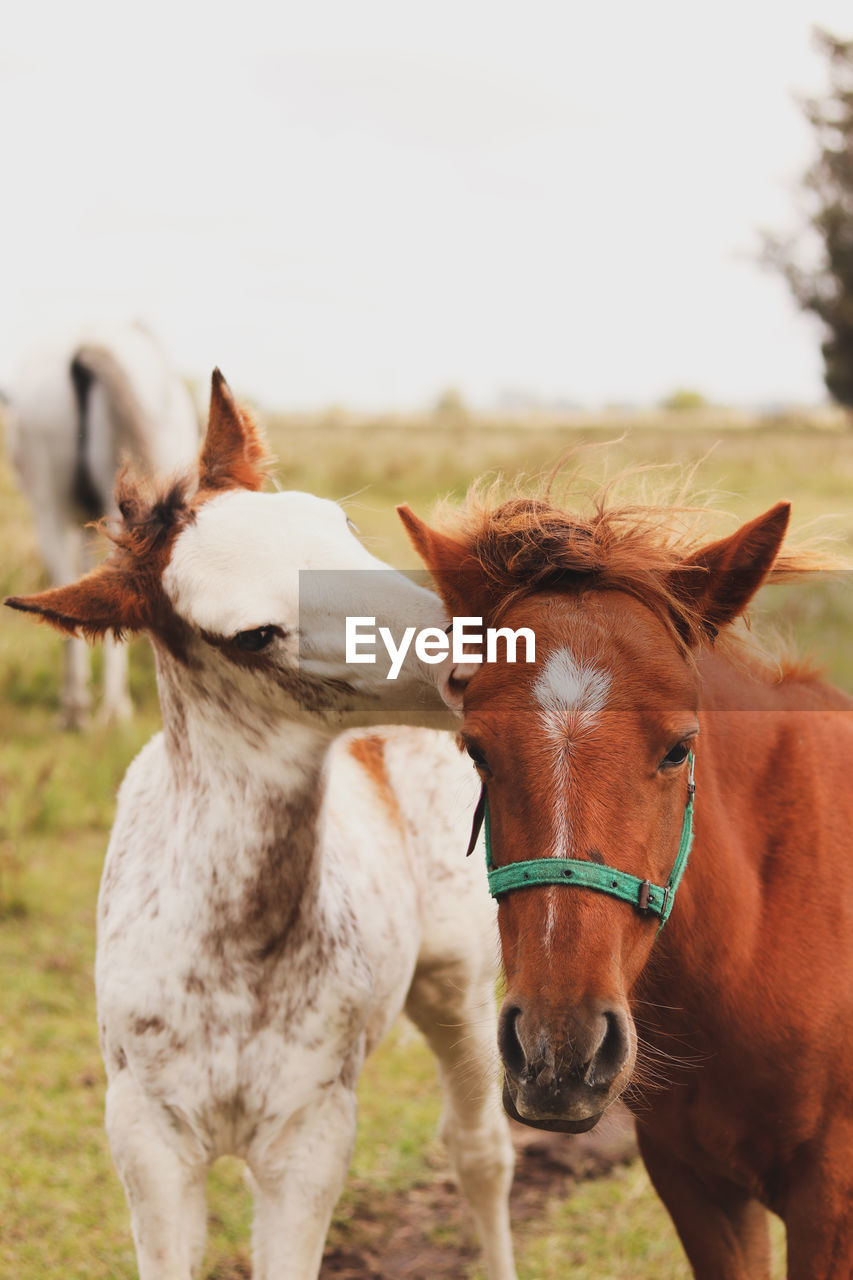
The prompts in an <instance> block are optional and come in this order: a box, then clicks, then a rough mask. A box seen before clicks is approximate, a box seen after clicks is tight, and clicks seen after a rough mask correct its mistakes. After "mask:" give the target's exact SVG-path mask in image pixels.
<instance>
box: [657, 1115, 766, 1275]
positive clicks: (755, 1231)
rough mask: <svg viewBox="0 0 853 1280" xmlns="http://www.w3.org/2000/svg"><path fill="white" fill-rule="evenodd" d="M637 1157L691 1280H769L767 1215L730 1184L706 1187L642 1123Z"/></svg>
mask: <svg viewBox="0 0 853 1280" xmlns="http://www.w3.org/2000/svg"><path fill="white" fill-rule="evenodd" d="M637 1141H638V1143H639V1147H640V1154H641V1155H642V1157H643V1162H644V1164H645V1166H646V1169H647V1170H648V1173H649V1177H650V1178H651V1180H652V1183H653V1185H654V1188H655V1190H656V1191H657V1193H658V1195H659V1196H660V1198H661V1200H662V1201H663V1202H664V1204H665V1205H666V1208H667V1210H668V1211H669V1215H670V1217H671V1218H672V1221H673V1222H674V1224H675V1229H676V1231H677V1232H678V1235H679V1237H680V1239H681V1243H682V1245H683V1246H684V1252H685V1253H686V1254H687V1257H688V1260H689V1262H690V1265H691V1267H692V1268H693V1274H694V1276H695V1277H696V1280H770V1268H771V1254H770V1234H769V1231H768V1226H767V1211H766V1210H765V1209H764V1208H763V1206H762V1205H760V1204H759V1203H758V1202H757V1201H756V1200H753V1199H751V1198H750V1197H749V1196H748V1195H746V1194H745V1193H744V1192H743V1191H741V1190H740V1188H738V1187H735V1186H733V1185H732V1184H731V1183H725V1184H722V1183H720V1184H718V1185H715V1186H714V1187H713V1188H711V1187H709V1186H707V1185H706V1184H705V1182H704V1181H703V1180H701V1179H700V1178H699V1177H698V1176H697V1175H696V1174H695V1173H694V1171H693V1169H691V1167H690V1166H689V1165H686V1164H683V1163H682V1162H681V1161H680V1160H677V1159H676V1158H675V1157H674V1156H672V1155H671V1153H670V1152H668V1151H667V1150H665V1149H664V1148H662V1147H660V1146H658V1144H657V1143H655V1141H654V1139H653V1138H652V1137H651V1136H650V1135H649V1133H648V1131H647V1130H646V1128H645V1127H644V1125H643V1124H642V1123H641V1122H638V1124H637Z"/></svg>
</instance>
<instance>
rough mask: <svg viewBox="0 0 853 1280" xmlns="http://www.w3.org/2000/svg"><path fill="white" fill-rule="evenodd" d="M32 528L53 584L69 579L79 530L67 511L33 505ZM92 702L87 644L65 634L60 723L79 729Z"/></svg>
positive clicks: (78, 555) (79, 545)
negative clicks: (33, 526) (33, 525)
mask: <svg viewBox="0 0 853 1280" xmlns="http://www.w3.org/2000/svg"><path fill="white" fill-rule="evenodd" d="M34 514H35V520H36V531H37V534H38V540H39V546H40V547H41V553H42V557H43V559H44V562H45V564H46V565H47V569H48V572H49V574H50V577H51V579H52V581H53V582H54V584H55V585H56V586H58V587H61V586H64V585H65V584H66V583H68V582H73V581H74V579H75V578H76V577H77V576H78V574H79V573H80V569H81V566H82V563H83V545H84V544H83V531H82V530H81V529H79V528H77V527H76V525H74V524H72V523H71V519H72V517H71V515H70V513H68V512H64V511H62V510H61V509H60V508H59V507H58V506H57V505H56V504H55V503H52V502H46V503H43V504H39V506H37V507H35V509H34ZM91 705H92V699H91V695H90V693H89V646H88V645H87V644H86V641H85V640H80V639H78V638H77V637H76V636H69V637H68V639H66V640H65V642H64V647H63V655H62V689H61V692H60V706H61V708H62V711H61V724H62V727H63V728H64V729H79V728H82V726H83V725H84V724H85V723H86V720H87V719H88V714H89V709H90V707H91Z"/></svg>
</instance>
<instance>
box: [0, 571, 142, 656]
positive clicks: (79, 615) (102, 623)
mask: <svg viewBox="0 0 853 1280" xmlns="http://www.w3.org/2000/svg"><path fill="white" fill-rule="evenodd" d="M3 603H4V604H7V605H8V606H9V608H10V609H20V610H21V612H22V613H32V614H35V615H36V620H37V621H38V622H49V623H50V625H51V626H53V627H56V629H57V630H58V631H63V632H65V634H66V635H72V636H76V635H83V636H85V637H86V639H87V640H97V639H100V638H101V637H102V636H103V635H104V634H105V633H106V632H107V631H112V632H113V633H114V635H115V636H116V639H121V637H122V636H123V635H124V634H125V633H126V632H128V631H140V630H141V629H142V627H143V626H144V625H145V620H144V612H143V608H142V602H141V600H140V599H139V597H138V596H137V594H136V592H135V591H134V590H133V588H132V585H131V581H130V578H129V577H128V576H127V575H126V574H124V573H123V572H122V571H121V570H120V569H117V568H116V567H114V566H113V565H110V564H103V565H100V566H99V567H98V568H97V569H93V570H92V572H91V573H87V574H86V575H85V577H83V578H81V579H80V580H79V582H71V583H69V584H68V586H66V587H53V588H52V589H51V590H50V591H42V592H40V593H39V594H38V595H35V596H8V597H7V599H6V600H4V601H3Z"/></svg>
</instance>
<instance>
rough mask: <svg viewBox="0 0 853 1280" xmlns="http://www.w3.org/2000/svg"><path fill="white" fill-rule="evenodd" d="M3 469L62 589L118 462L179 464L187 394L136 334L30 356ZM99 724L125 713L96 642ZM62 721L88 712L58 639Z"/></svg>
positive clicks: (79, 653)
mask: <svg viewBox="0 0 853 1280" xmlns="http://www.w3.org/2000/svg"><path fill="white" fill-rule="evenodd" d="M8 422H9V444H10V452H11V457H12V462H13V464H14V466H15V469H16V471H17V473H18V476H19V477H20V482H21V487H22V488H23V490H24V492H25V493H26V495H27V497H28V499H29V501H30V505H31V507H32V511H33V517H34V520H35V525H36V532H37V535H38V541H39V546H40V549H41V554H42V558H43V559H44V563H45V565H46V567H47V570H48V573H49V574H50V577H51V580H52V581H53V582H54V583H55V584H56V585H57V586H61V585H63V584H65V583H68V582H71V581H73V580H74V579H75V578H76V577H78V576H79V574H80V573H82V572H83V571H84V570H85V569H87V568H90V567H91V563H92V548H93V539H92V537H91V535H88V534H87V533H86V532H85V530H84V528H83V526H84V525H85V524H86V522H88V521H91V520H97V519H98V518H99V517H100V516H103V515H107V514H114V508H113V490H114V488H115V481H116V474H117V471H118V469H119V467H120V466H121V464H122V462H123V460H124V459H125V458H127V459H130V460H131V461H132V462H133V463H134V465H135V466H136V467H138V468H139V469H140V470H141V471H144V472H146V473H148V474H150V475H152V476H153V475H168V474H169V473H171V472H172V471H175V470H176V469H177V468H182V467H186V466H188V465H190V464H191V463H192V462H193V460H194V459H195V456H196V453H197V451H198V446H199V433H198V418H197V415H196V410H195V406H194V404H193V401H192V398H191V396H190V394H189V391H188V390H187V387H186V385H185V384H184V383H183V381H182V380H181V378H180V377H179V376H178V375H177V373H176V372H175V371H174V370H173V369H172V367H171V365H170V364H169V361H168V360H167V358H166V355H165V353H164V352H163V350H162V348H161V347H160V344H159V343H158V342H157V340H156V339H155V338H154V337H153V335H152V334H151V333H149V332H148V330H147V329H146V328H144V327H143V326H142V325H139V324H134V325H125V326H121V327H118V326H116V327H112V328H109V329H103V330H96V329H92V330H91V331H89V332H87V333H85V334H78V335H76V336H75V337H74V338H73V339H68V340H65V341H57V342H53V343H51V344H49V345H45V346H42V347H40V348H39V349H37V350H34V351H33V352H32V353H31V354H30V355H29V356H28V357H27V358H26V359H25V361H24V363H23V365H22V367H21V369H20V371H19V374H18V377H17V380H16V382H15V384H14V386H13V389H12V395H11V405H10V409H9V413H8ZM103 685H104V689H103V703H102V707H101V714H102V716H103V718H104V719H106V720H110V719H126V718H127V717H128V716H129V714H130V710H131V707H130V698H129V695H128V688H127V653H126V650H125V649H124V648H123V647H122V646H119V645H117V644H116V643H115V642H114V640H113V639H112V638H109V637H108V638H106V640H105V644H104V677H103ZM61 701H62V715H63V722H64V724H65V725H66V726H67V727H69V728H75V727H78V726H79V725H81V724H82V723H83V722H84V720H85V718H86V715H87V713H88V710H89V707H90V703H91V699H90V694H89V654H88V651H87V648H86V645H85V643H84V642H83V641H82V640H79V639H77V638H75V637H69V638H68V640H67V642H66V646H65V655H64V671H63V681H62V693H61Z"/></svg>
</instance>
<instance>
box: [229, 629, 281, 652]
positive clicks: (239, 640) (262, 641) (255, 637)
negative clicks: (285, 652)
mask: <svg viewBox="0 0 853 1280" xmlns="http://www.w3.org/2000/svg"><path fill="white" fill-rule="evenodd" d="M277 634H278V628H277V627H253V628H252V630H251V631H238V632H237V634H236V636H235V637H234V643H235V644H236V646H237V648H238V649H243V650H244V651H245V652H246V653H260V651H261V649H266V647H267V645H268V644H270V643H271V642H272V640H273V638H274V637H275V636H276V635H277Z"/></svg>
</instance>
